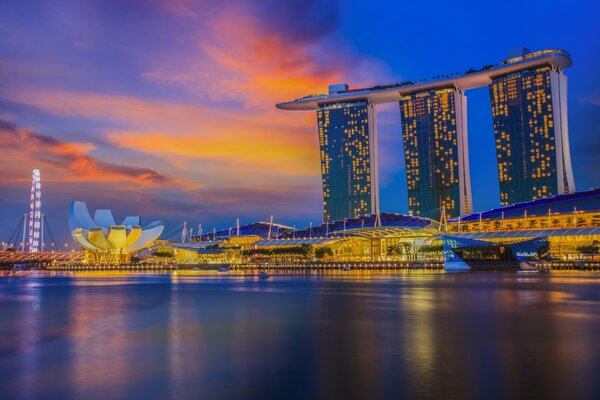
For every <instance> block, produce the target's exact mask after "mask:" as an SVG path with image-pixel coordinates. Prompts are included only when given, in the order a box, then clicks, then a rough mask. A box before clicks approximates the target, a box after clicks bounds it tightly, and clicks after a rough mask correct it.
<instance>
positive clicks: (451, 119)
mask: <svg viewBox="0 0 600 400" xmlns="http://www.w3.org/2000/svg"><path fill="white" fill-rule="evenodd" d="M400 113H401V117H402V132H403V140H404V154H405V158H406V181H407V186H408V208H409V214H410V215H427V214H428V213H432V212H436V211H439V210H441V209H442V208H444V210H445V212H446V215H447V216H450V217H454V216H458V215H462V214H468V213H470V212H471V180H470V175H469V157H468V146H467V119H466V113H467V99H466V96H465V95H464V94H463V93H461V92H459V91H456V90H454V89H441V90H432V91H427V92H422V93H416V94H412V95H408V96H404V97H403V98H402V99H401V100H400Z"/></svg>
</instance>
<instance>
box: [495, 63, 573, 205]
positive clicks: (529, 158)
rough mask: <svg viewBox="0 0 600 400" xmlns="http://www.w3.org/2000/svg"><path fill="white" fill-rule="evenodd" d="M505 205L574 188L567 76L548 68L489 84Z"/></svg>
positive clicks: (524, 72) (502, 197)
mask: <svg viewBox="0 0 600 400" xmlns="http://www.w3.org/2000/svg"><path fill="white" fill-rule="evenodd" d="M489 92H490V99H491V105H492V117H493V120H494V135H495V139H496V155H497V162H498V174H499V180H500V203H501V204H502V205H509V204H514V203H517V202H524V201H530V200H534V199H538V198H543V197H548V196H551V195H556V194H562V193H570V192H573V191H574V190H575V184H574V179H573V171H572V168H571V158H570V150H569V137H568V127H567V78H566V76H565V75H564V74H563V73H562V71H561V70H560V69H557V68H553V67H550V66H543V67H539V68H534V69H530V70H524V71H518V72H515V73H512V74H510V75H506V76H502V77H498V78H495V79H492V84H491V85H490V86H489Z"/></svg>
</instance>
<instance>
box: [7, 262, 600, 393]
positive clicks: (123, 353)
mask: <svg viewBox="0 0 600 400" xmlns="http://www.w3.org/2000/svg"><path fill="white" fill-rule="evenodd" d="M599 335H600V275H594V274H583V273H575V274H574V273H571V274H567V273H558V274H555V273H552V274H526V275H525V274H500V273H473V274H443V273H438V274H435V273H410V274H398V275H381V274H374V273H370V274H363V273H360V274H358V273H357V274H348V273H344V274H339V273H338V274H328V275H314V274H311V275H302V274H297V275H273V276H271V278H270V279H260V278H258V277H257V276H256V275H253V274H250V275H243V276H232V275H227V274H226V275H223V274H215V273H210V274H206V273H198V272H195V271H194V272H184V273H181V271H179V272H178V273H167V274H141V273H137V274H132V273H126V272H111V273H98V272H86V273H71V274H31V275H27V276H18V277H7V276H4V277H0V398H2V399H12V398H23V399H34V398H45V399H47V398H73V399H82V398H86V399H111V398H157V399H162V398H197V397H204V398H210V399H212V398H236V399H240V398H257V399H258V398H260V399H265V398H273V399H281V398H285V399H294V398H386V397H387V398H399V397H400V398H402V397H419V398H432V399H433V398H488V399H496V398H497V399H505V398H542V397H543V398H551V399H552V398H557V399H559V398H560V399H563V398H600V384H599V383H598V379H597V376H598V373H600V340H599V339H600V338H599Z"/></svg>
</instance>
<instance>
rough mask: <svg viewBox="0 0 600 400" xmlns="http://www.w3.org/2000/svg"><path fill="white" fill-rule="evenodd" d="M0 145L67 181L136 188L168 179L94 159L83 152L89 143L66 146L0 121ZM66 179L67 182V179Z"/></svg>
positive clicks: (152, 173) (59, 141) (163, 182)
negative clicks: (120, 183) (57, 172)
mask: <svg viewBox="0 0 600 400" xmlns="http://www.w3.org/2000/svg"><path fill="white" fill-rule="evenodd" d="M0 142H1V143H2V145H3V151H4V152H6V150H10V152H11V153H13V156H14V155H15V154H16V155H21V156H26V157H28V158H30V159H33V160H35V161H37V162H41V163H43V164H46V165H51V166H54V167H56V168H60V169H63V170H65V171H66V172H68V173H69V174H68V175H67V176H66V178H67V180H73V181H80V180H104V181H129V182H132V183H135V184H137V185H164V184H167V183H169V182H170V179H168V178H166V177H165V176H163V175H161V174H159V173H158V172H156V171H153V170H151V169H146V168H139V167H133V166H126V165H120V164H113V163H108V162H103V161H100V160H97V159H96V158H94V157H92V156H89V155H88V154H87V153H88V152H90V151H91V150H93V149H94V147H93V146H92V145H90V144H84V143H69V142H64V141H61V140H58V139H55V138H53V137H50V136H45V135H40V134H37V133H35V132H33V131H30V130H27V129H23V128H20V127H18V126H17V125H15V124H13V123H10V122H7V121H3V120H0ZM69 178H70V179H69Z"/></svg>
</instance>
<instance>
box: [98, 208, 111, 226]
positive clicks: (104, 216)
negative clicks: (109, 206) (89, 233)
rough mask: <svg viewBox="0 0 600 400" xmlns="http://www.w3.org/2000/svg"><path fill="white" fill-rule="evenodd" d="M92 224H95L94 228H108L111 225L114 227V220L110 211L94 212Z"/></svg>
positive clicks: (100, 210)
mask: <svg viewBox="0 0 600 400" xmlns="http://www.w3.org/2000/svg"><path fill="white" fill-rule="evenodd" d="M94 222H95V223H96V226H100V227H102V228H110V227H111V226H112V225H115V219H114V218H113V215H112V211H110V210H102V209H99V210H96V212H95V213H94Z"/></svg>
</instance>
